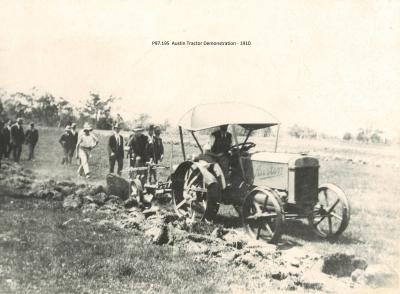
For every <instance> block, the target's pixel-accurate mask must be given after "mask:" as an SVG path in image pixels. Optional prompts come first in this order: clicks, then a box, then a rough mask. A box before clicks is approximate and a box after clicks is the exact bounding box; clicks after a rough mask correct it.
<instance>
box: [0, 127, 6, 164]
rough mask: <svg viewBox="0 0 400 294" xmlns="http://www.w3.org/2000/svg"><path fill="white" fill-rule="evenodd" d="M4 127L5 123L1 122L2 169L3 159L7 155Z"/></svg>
mask: <svg viewBox="0 0 400 294" xmlns="http://www.w3.org/2000/svg"><path fill="white" fill-rule="evenodd" d="M3 127H4V123H3V121H1V120H0V130H1V132H0V167H1V159H2V158H3V155H5V153H6V140H5V138H4V134H3Z"/></svg>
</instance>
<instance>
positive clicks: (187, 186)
mask: <svg viewBox="0 0 400 294" xmlns="http://www.w3.org/2000/svg"><path fill="white" fill-rule="evenodd" d="M213 193H217V187H216V185H211V186H210V187H208V188H207V187H206V183H205V181H204V178H203V175H202V173H201V171H200V169H198V168H197V167H196V166H195V165H192V166H191V167H190V168H188V170H187V171H186V173H185V177H184V184H183V191H182V193H173V205H174V209H175V212H176V213H177V214H178V215H179V216H181V217H185V218H188V219H189V220H190V221H191V222H199V221H202V220H204V219H206V220H211V219H212V218H213V217H214V216H215V214H216V213H217V211H218V204H217V203H216V202H215V200H213V199H215V198H214V197H213V196H214V195H213Z"/></svg>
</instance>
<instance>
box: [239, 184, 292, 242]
mask: <svg viewBox="0 0 400 294" xmlns="http://www.w3.org/2000/svg"><path fill="white" fill-rule="evenodd" d="M242 212H243V215H242V218H243V225H244V228H245V230H246V231H247V233H248V234H249V235H250V236H252V237H254V238H256V239H257V240H258V239H262V240H265V241H267V242H269V243H275V242H277V241H278V240H279V238H280V237H281V235H282V227H283V222H284V214H283V212H282V205H281V202H280V200H279V197H278V196H277V195H276V194H275V193H274V192H273V191H269V190H266V191H257V192H255V193H253V194H250V195H249V196H247V197H246V199H245V201H244V203H243V208H242Z"/></svg>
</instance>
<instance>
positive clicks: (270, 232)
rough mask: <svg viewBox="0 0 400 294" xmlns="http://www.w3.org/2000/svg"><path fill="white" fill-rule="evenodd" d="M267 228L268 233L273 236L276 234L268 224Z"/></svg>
mask: <svg viewBox="0 0 400 294" xmlns="http://www.w3.org/2000/svg"><path fill="white" fill-rule="evenodd" d="M265 227H266V228H267V231H268V233H269V234H270V235H271V236H272V235H273V234H274V233H273V232H272V230H271V227H270V226H269V224H268V223H265Z"/></svg>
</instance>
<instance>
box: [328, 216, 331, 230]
mask: <svg viewBox="0 0 400 294" xmlns="http://www.w3.org/2000/svg"><path fill="white" fill-rule="evenodd" d="M328 224H329V235H332V219H331V216H330V215H328Z"/></svg>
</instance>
